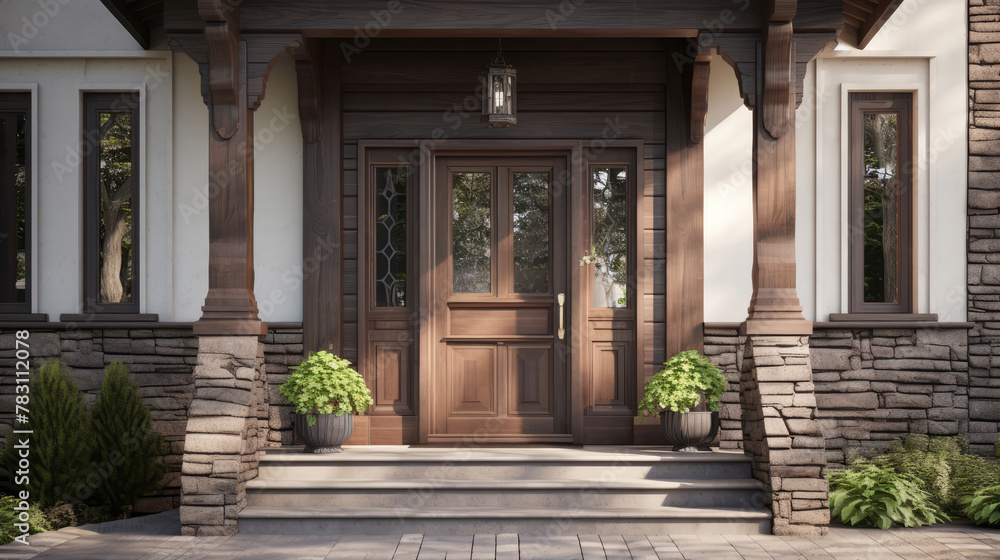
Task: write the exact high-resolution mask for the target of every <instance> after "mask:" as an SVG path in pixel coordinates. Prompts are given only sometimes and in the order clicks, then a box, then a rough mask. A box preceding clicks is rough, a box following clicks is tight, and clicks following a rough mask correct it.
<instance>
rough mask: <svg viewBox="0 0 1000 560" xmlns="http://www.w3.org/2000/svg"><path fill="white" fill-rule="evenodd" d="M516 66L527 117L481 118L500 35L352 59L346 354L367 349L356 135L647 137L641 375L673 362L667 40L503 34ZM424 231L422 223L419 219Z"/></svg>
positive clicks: (346, 71)
mask: <svg viewBox="0 0 1000 560" xmlns="http://www.w3.org/2000/svg"><path fill="white" fill-rule="evenodd" d="M503 47H504V57H505V58H506V60H507V62H508V63H510V64H512V65H513V66H514V67H515V68H516V69H517V71H518V99H517V106H518V113H517V118H518V122H517V124H516V125H515V126H512V127H510V128H506V129H495V128H494V129H490V128H487V127H486V126H485V125H484V124H482V123H481V122H480V119H479V117H480V101H479V99H478V97H477V96H476V94H475V92H476V87H477V85H478V76H479V74H480V72H481V71H482V70H483V68H484V67H485V66H486V64H487V63H489V61H490V60H491V59H492V57H493V55H494V54H495V52H494V50H493V49H494V48H495V43H493V42H492V41H485V42H484V41H482V40H478V41H463V40H430V41H416V42H414V41H410V40H395V39H388V40H373V41H372V43H371V45H370V47H369V48H368V49H366V50H365V51H364V52H362V53H361V54H358V55H356V56H354V57H353V58H352V61H351V63H349V64H348V63H346V62H345V63H344V66H343V69H342V78H343V89H344V95H343V103H344V154H343V155H344V160H343V161H344V199H343V209H344V237H343V240H344V309H343V321H344V331H343V340H344V354H345V356H346V357H348V358H350V359H355V357H356V356H357V354H358V349H357V340H358V323H357V317H358V312H357V305H358V299H357V270H358V260H357V259H358V257H359V255H358V231H357V224H358V217H357V208H358V205H357V196H358V180H357V177H358V173H357V169H358V165H359V161H358V141H359V140H378V139H430V138H438V139H442V140H443V139H446V138H447V139H466V138H468V139H473V138H477V139H499V138H506V139H553V138H559V139H583V140H592V141H593V142H594V144H593V145H596V146H599V145H601V144H600V143H601V142H606V143H607V145H608V146H613V145H614V140H615V139H617V138H620V139H641V140H642V141H643V142H644V150H643V152H644V153H643V154H641V156H640V157H641V158H643V159H644V165H645V173H644V176H643V177H642V178H641V180H640V183H639V187H640V188H641V189H642V192H643V195H644V196H645V197H646V202H645V211H644V215H643V216H640V217H639V219H641V220H642V223H643V228H644V229H643V231H644V238H643V239H640V240H639V242H640V243H641V244H642V245H643V247H642V250H644V252H645V259H644V260H643V262H642V263H641V264H642V265H643V266H645V269H644V271H645V281H644V294H643V297H642V298H641V299H640V300H639V304H640V305H643V306H644V310H643V317H644V324H643V325H641V326H640V328H639V336H643V337H645V340H644V345H643V346H644V348H645V356H644V359H643V362H644V363H645V366H644V367H643V368H642V371H643V373H645V374H647V375H648V372H649V371H650V370H651V369H652V368H654V367H656V366H657V365H658V364H659V363H660V362H662V361H663V360H664V359H665V350H664V345H665V338H666V337H665V332H666V324H665V314H666V312H665V297H666V296H665V294H666V290H665V286H666V283H665V281H664V278H663V275H664V271H665V263H666V261H665V247H666V245H665V234H664V227H665V222H666V205H665V204H666V199H665V195H666V182H665V159H664V153H665V149H664V130H665V115H664V101H665V87H664V83H665V80H666V71H665V70H664V67H665V60H666V53H665V51H664V49H665V48H666V43H665V42H663V41H659V40H614V39H594V40H587V41H564V40H563V41H559V40H540V39H525V40H514V39H510V40H505V41H504V44H503ZM421 227H425V226H424V225H421Z"/></svg>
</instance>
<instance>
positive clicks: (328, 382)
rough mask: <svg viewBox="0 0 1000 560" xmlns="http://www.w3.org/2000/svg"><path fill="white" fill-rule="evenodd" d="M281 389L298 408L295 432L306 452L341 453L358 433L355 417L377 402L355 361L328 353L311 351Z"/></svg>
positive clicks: (293, 368)
mask: <svg viewBox="0 0 1000 560" xmlns="http://www.w3.org/2000/svg"><path fill="white" fill-rule="evenodd" d="M289 369H291V370H292V374H291V375H290V376H289V377H288V381H285V382H284V383H282V384H281V387H280V388H279V390H280V391H281V394H282V395H284V396H285V398H286V399H288V402H289V403H291V404H292V405H293V406H294V407H295V433H296V434H297V435H298V436H299V437H300V438H301V439H302V441H303V442H305V444H306V452H307V453H308V452H312V453H339V452H340V451H342V450H343V449H342V448H341V447H340V446H341V444H343V443H344V442H345V441H347V439H348V438H350V437H351V432H352V431H353V430H354V414H356V413H358V412H362V411H364V410H367V409H368V407H370V406H371V405H372V403H373V401H372V394H371V391H369V390H368V387H367V386H366V385H365V380H364V379H362V377H361V374H359V373H358V372H357V371H356V370H355V369H354V368H352V367H351V362H349V361H347V360H345V359H343V358H340V357H338V356H335V355H333V354H331V353H329V352H327V351H325V350H321V351H319V352H310V353H309V357H307V358H306V359H305V360H304V361H303V362H302V363H301V364H299V365H297V366H293V367H291V368H289Z"/></svg>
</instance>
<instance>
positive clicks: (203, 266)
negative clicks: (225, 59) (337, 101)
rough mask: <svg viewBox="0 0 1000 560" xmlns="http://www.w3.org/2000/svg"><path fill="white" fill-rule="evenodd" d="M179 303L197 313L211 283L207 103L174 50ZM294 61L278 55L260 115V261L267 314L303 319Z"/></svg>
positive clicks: (178, 313)
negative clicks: (209, 280)
mask: <svg viewBox="0 0 1000 560" xmlns="http://www.w3.org/2000/svg"><path fill="white" fill-rule="evenodd" d="M174 61H175V63H174V73H175V74H174V76H175V78H174V79H175V98H174V99H175V101H174V111H175V115H174V153H175V159H174V173H175V177H176V179H175V182H174V202H175V206H174V231H175V232H176V237H175V240H176V245H175V251H174V261H175V268H174V306H173V316H174V320H176V321H195V320H197V319H198V317H200V316H201V306H202V304H203V303H204V301H205V294H206V292H207V291H208V243H207V239H208V194H209V189H208V108H207V107H206V106H205V103H204V102H203V101H202V98H201V85H200V79H201V78H200V76H199V74H198V66H197V65H196V64H195V63H194V62H193V61H192V60H191V59H190V58H188V57H186V56H176V57H175V58H174ZM296 95H297V89H296V85H295V66H294V64H293V61H292V60H291V58H289V57H287V56H286V57H283V58H281V59H280V60H278V61H277V62H276V63H275V65H274V67H273V68H272V70H271V74H270V77H269V79H268V81H267V91H266V95H265V96H264V101H263V102H261V105H260V107H259V108H258V109H257V112H256V113H255V117H254V146H255V150H254V267H255V286H254V293H255V294H256V296H257V306H258V308H259V309H260V316H261V318H262V319H263V320H265V321H301V320H302V291H301V287H300V283H299V282H297V281H295V280H294V278H296V277H297V276H298V277H301V276H300V274H301V267H302V134H301V132H300V128H299V115H298V105H297V103H298V101H297V99H296Z"/></svg>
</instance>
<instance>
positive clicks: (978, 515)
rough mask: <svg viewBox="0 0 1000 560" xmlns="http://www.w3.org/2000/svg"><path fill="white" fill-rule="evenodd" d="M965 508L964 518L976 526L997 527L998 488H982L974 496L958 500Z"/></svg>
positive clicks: (998, 508)
mask: <svg viewBox="0 0 1000 560" xmlns="http://www.w3.org/2000/svg"><path fill="white" fill-rule="evenodd" d="M959 503H961V504H962V505H963V506H964V507H965V516H966V517H968V518H969V521H972V522H973V523H975V524H976V525H994V526H996V525H998V524H1000V523H998V522H1000V486H990V487H989V488H983V489H982V490H980V491H978V492H976V493H975V494H972V495H969V496H965V497H963V498H962V499H961V500H959Z"/></svg>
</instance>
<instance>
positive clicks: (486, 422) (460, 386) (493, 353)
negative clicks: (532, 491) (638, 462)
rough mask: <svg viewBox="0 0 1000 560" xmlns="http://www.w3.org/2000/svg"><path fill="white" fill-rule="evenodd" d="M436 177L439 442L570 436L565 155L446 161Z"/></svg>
mask: <svg viewBox="0 0 1000 560" xmlns="http://www.w3.org/2000/svg"><path fill="white" fill-rule="evenodd" d="M434 177H435V178H434V183H435V184H434V185H433V188H434V190H435V192H434V198H435V199H436V205H435V209H434V211H433V216H434V222H435V223H434V224H433V225H432V226H431V227H434V228H435V231H436V236H435V242H434V243H433V247H432V248H431V250H432V251H433V263H434V267H435V268H436V271H435V272H436V273H435V275H434V277H435V281H436V283H437V286H435V288H434V293H435V294H436V296H437V299H438V300H439V302H438V306H437V307H438V308H437V309H436V310H435V314H436V316H437V319H436V320H435V321H434V324H435V327H434V337H433V343H432V351H433V352H435V356H434V363H435V367H434V369H433V371H432V373H431V389H432V390H431V393H432V395H431V399H432V402H431V425H430V430H429V434H428V436H429V439H430V440H435V439H444V440H448V439H455V438H463V437H474V438H476V439H477V440H478V439H483V438H487V439H490V440H493V441H533V440H535V441H552V440H567V441H568V440H570V439H571V436H570V429H569V422H568V407H567V402H568V398H567V395H568V387H567V369H568V368H567V361H568V351H567V349H568V345H567V340H566V338H564V336H563V334H561V331H560V324H562V325H563V326H564V327H566V326H568V325H569V317H568V315H567V313H568V311H569V309H570V305H569V297H570V294H569V293H568V288H569V283H568V281H567V272H568V270H567V269H568V263H567V258H568V257H567V254H568V252H567V242H566V238H567V231H568V228H567V202H566V192H567V189H568V184H567V183H568V175H567V169H566V158H565V157H558V156H532V157H489V158H487V157H441V158H438V159H437V164H436V168H435V174H434ZM560 302H561V303H560ZM562 332H563V333H564V332H565V331H562Z"/></svg>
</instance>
